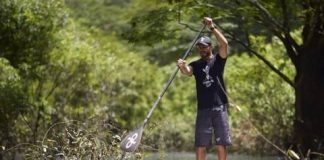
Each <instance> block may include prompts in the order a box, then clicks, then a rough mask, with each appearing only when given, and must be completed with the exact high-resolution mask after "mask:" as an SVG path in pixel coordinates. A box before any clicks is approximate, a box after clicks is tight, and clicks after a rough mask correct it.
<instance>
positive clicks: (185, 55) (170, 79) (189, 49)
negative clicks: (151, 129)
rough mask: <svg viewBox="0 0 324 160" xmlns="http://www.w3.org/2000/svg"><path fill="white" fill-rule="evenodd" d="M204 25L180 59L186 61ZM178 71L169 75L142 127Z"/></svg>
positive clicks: (177, 69)
mask: <svg viewBox="0 0 324 160" xmlns="http://www.w3.org/2000/svg"><path fill="white" fill-rule="evenodd" d="M205 27H206V24H204V26H203V27H202V28H201V30H200V31H199V33H198V34H197V36H196V37H195V39H194V40H193V42H192V44H191V46H190V47H189V48H188V49H187V51H186V52H185V54H184V56H183V57H182V59H186V58H187V57H188V56H189V53H190V51H191V49H192V48H193V46H194V45H195V43H196V41H197V40H198V38H199V36H200V34H201V32H202V31H203V30H204V29H205ZM178 71H179V67H176V69H175V71H174V72H173V74H172V75H171V77H170V78H169V80H168V82H167V83H166V84H165V86H164V87H163V89H162V91H161V92H160V94H159V96H158V98H157V99H156V100H155V102H154V104H153V106H152V108H151V110H150V112H149V113H148V114H147V116H146V118H145V120H144V122H143V127H144V126H145V125H146V123H147V122H148V120H149V119H150V118H151V116H152V113H153V111H154V110H155V108H156V107H157V105H158V104H159V102H160V101H161V99H162V97H163V95H164V93H165V92H166V91H167V89H168V88H169V86H170V85H171V83H172V82H173V80H174V78H175V77H176V75H177V73H178Z"/></svg>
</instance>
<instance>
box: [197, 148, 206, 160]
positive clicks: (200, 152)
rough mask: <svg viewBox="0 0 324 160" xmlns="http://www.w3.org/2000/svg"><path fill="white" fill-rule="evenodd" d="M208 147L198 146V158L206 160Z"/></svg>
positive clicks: (198, 159)
mask: <svg viewBox="0 0 324 160" xmlns="http://www.w3.org/2000/svg"><path fill="white" fill-rule="evenodd" d="M205 155H206V147H197V148H196V160H205Z"/></svg>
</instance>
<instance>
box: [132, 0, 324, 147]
mask: <svg viewBox="0 0 324 160" xmlns="http://www.w3.org/2000/svg"><path fill="white" fill-rule="evenodd" d="M167 3H169V6H168V5H161V8H160V10H159V9H156V8H151V9H149V8H145V9H146V12H147V13H150V14H151V15H152V14H154V15H155V16H154V21H153V20H152V17H150V18H148V16H145V14H144V11H142V12H141V13H140V14H141V15H142V17H143V18H142V19H141V18H139V17H135V18H134V19H133V21H131V24H132V25H133V27H134V30H139V29H141V28H145V27H143V26H140V25H138V24H140V22H141V20H142V21H144V22H146V27H147V28H154V30H155V31H158V34H155V31H154V34H152V30H149V29H146V30H145V29H141V30H140V31H141V32H132V33H131V34H129V35H128V36H129V39H130V40H134V37H136V34H140V35H139V36H137V37H145V39H147V40H148V42H149V43H153V42H154V41H156V42H157V41H163V40H166V39H168V38H170V36H168V34H163V33H161V32H171V33H174V34H173V35H172V36H176V35H178V34H179V32H174V30H172V27H168V26H170V24H173V25H172V26H173V27H174V25H175V24H174V23H175V22H176V23H178V24H180V25H182V26H184V27H186V28H189V29H191V30H196V29H195V28H196V27H195V26H194V25H192V24H190V23H186V22H188V21H190V22H192V21H200V20H201V18H202V17H203V16H211V17H212V18H213V19H214V20H215V22H216V24H217V26H218V27H219V28H221V29H222V30H223V31H224V32H226V36H227V37H228V38H229V39H230V40H231V43H232V45H231V46H232V48H234V50H235V51H238V52H240V51H243V50H245V51H248V53H249V54H250V55H254V56H256V57H257V58H258V59H259V60H261V61H262V62H264V63H265V64H266V65H267V66H268V67H269V68H270V69H271V70H272V71H273V72H275V73H276V74H277V75H278V76H279V77H281V78H282V79H283V80H284V81H285V82H286V83H288V84H289V85H290V86H291V87H292V88H293V89H294V90H295V118H294V135H293V143H294V144H295V147H300V148H301V150H302V151H303V153H306V151H307V150H308V149H310V150H311V151H322V152H323V151H324V147H321V144H322V143H323V142H324V125H323V124H324V123H323V122H324V117H323V116H321V115H322V114H323V113H324V100H323V97H324V73H323V71H324V54H323V52H324V45H323V44H324V4H323V3H322V2H321V0H310V1H302V0H280V1H275V0H272V1H258V0H235V1H231V0H225V1H214V0H206V1H186V0H184V1H167ZM171 20H172V22H170V21H171ZM156 21H157V22H156ZM135 22H136V23H135ZM144 24H145V23H144ZM159 24H163V25H159ZM160 26H161V27H160ZM178 28H179V27H178ZM298 31H300V34H299V35H295V34H293V33H296V32H298ZM253 35H254V36H265V37H267V41H266V43H272V38H273V37H277V38H278V39H279V40H280V41H281V42H282V46H284V48H285V51H284V52H282V58H283V59H285V58H289V59H290V61H291V62H292V64H293V66H294V70H295V73H296V74H295V76H294V77H291V76H288V75H287V74H285V73H284V72H283V71H282V70H283V68H284V67H285V66H281V67H278V64H277V60H272V61H270V60H268V59H267V58H266V57H265V56H264V54H271V53H264V51H259V50H257V49H256V48H257V45H258V44H253V43H251V36H253ZM141 40H144V38H142V39H141ZM135 41H136V39H135ZM233 46H234V47H233Z"/></svg>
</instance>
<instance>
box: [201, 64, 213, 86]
mask: <svg viewBox="0 0 324 160" xmlns="http://www.w3.org/2000/svg"><path fill="white" fill-rule="evenodd" d="M209 69H210V68H209V66H208V65H206V67H205V68H204V69H203V72H205V73H206V77H205V79H204V81H203V84H204V85H205V86H206V87H207V88H208V87H210V86H211V85H212V83H214V80H213V78H212V77H211V76H210V75H209Z"/></svg>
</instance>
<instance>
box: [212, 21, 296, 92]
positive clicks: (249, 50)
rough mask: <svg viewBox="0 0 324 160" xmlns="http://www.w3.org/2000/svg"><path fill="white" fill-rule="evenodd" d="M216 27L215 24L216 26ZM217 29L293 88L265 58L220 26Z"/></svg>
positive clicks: (286, 78)
mask: <svg viewBox="0 0 324 160" xmlns="http://www.w3.org/2000/svg"><path fill="white" fill-rule="evenodd" d="M216 25H217V24H216ZM217 27H219V28H220V29H222V30H223V31H224V32H225V33H226V34H227V35H229V36H230V37H229V38H230V39H231V40H233V41H235V42H237V43H239V44H240V45H242V46H243V47H244V48H245V49H246V50H247V51H248V52H250V53H252V54H253V55H255V56H256V57H257V58H258V59H260V60H261V61H262V62H263V63H265V64H266V65H267V66H268V67H269V68H270V69H271V70H272V71H273V72H275V73H276V74H278V75H279V76H280V77H281V78H282V79H283V80H284V81H285V82H287V83H288V84H289V85H290V86H291V87H293V88H295V85H294V83H293V81H291V80H290V79H289V78H288V77H287V76H286V75H285V74H284V73H282V72H281V71H280V70H278V69H277V68H276V67H275V66H274V65H272V64H271V62H270V61H268V60H267V59H266V58H264V57H263V56H262V55H261V54H259V53H258V52H256V51H254V50H253V49H251V48H250V47H249V46H248V45H246V44H245V43H244V42H242V41H241V40H239V39H237V38H236V37H235V35H233V34H231V33H230V32H228V31H226V30H224V29H223V28H222V27H221V26H219V25H217Z"/></svg>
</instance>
